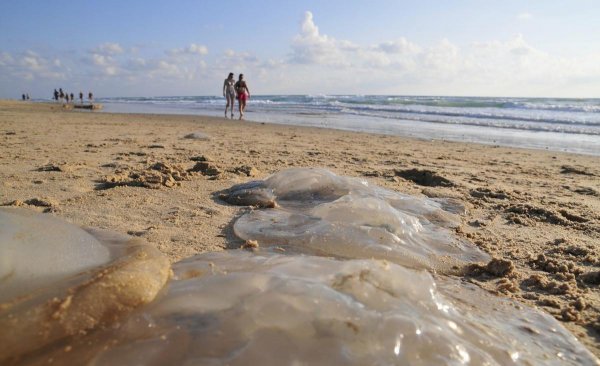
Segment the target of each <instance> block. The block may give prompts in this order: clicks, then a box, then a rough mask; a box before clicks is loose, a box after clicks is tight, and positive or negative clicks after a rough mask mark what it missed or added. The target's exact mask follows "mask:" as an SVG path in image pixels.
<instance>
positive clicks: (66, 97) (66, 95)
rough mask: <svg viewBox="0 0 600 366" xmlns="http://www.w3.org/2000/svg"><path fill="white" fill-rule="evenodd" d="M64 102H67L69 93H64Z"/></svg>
mask: <svg viewBox="0 0 600 366" xmlns="http://www.w3.org/2000/svg"><path fill="white" fill-rule="evenodd" d="M65 102H66V103H67V104H69V94H68V93H65Z"/></svg>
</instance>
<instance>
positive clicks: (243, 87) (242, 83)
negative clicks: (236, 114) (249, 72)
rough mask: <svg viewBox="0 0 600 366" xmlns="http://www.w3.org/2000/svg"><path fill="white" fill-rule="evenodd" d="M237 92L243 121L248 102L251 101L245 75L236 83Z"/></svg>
mask: <svg viewBox="0 0 600 366" xmlns="http://www.w3.org/2000/svg"><path fill="white" fill-rule="evenodd" d="M235 92H236V93H237V99H238V104H239V106H240V119H242V118H243V117H244V111H245V110H246V102H247V101H248V99H250V89H248V84H246V80H244V74H240V77H239V80H238V81H237V83H235Z"/></svg>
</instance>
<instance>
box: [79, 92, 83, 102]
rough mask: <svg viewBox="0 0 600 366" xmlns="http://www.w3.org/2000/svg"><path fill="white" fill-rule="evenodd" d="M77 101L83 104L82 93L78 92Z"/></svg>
mask: <svg viewBox="0 0 600 366" xmlns="http://www.w3.org/2000/svg"><path fill="white" fill-rule="evenodd" d="M79 101H80V102H81V104H83V92H82V91H81V90H80V91H79Z"/></svg>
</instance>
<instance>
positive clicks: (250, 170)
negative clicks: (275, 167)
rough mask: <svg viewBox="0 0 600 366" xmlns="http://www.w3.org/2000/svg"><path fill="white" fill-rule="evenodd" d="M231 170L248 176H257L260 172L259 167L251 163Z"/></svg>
mask: <svg viewBox="0 0 600 366" xmlns="http://www.w3.org/2000/svg"><path fill="white" fill-rule="evenodd" d="M231 172H232V173H234V174H237V175H244V176H246V177H257V176H258V175H259V174H260V171H259V170H258V169H256V168H255V167H253V166H249V165H242V166H238V167H235V168H233V169H232V170H231Z"/></svg>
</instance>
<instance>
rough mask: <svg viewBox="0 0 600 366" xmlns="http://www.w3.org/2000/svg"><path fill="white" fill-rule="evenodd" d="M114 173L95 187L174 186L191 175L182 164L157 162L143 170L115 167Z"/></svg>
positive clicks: (153, 187)
mask: <svg viewBox="0 0 600 366" xmlns="http://www.w3.org/2000/svg"><path fill="white" fill-rule="evenodd" d="M115 173H116V174H113V175H109V176H105V177H103V178H102V179H101V180H100V181H99V185H98V186H97V188H96V189H109V188H114V187H122V186H129V187H144V188H152V189H158V188H161V187H169V188H171V187H175V186H178V185H180V184H181V181H184V180H190V179H191V175H190V172H189V171H188V170H186V169H185V168H184V167H183V166H181V165H177V164H173V165H171V164H167V163H162V162H157V163H154V164H152V165H149V166H148V167H147V168H146V169H144V170H141V171H139V170H134V169H131V168H129V167H126V166H124V167H123V168H122V169H117V170H116V171H115Z"/></svg>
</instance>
